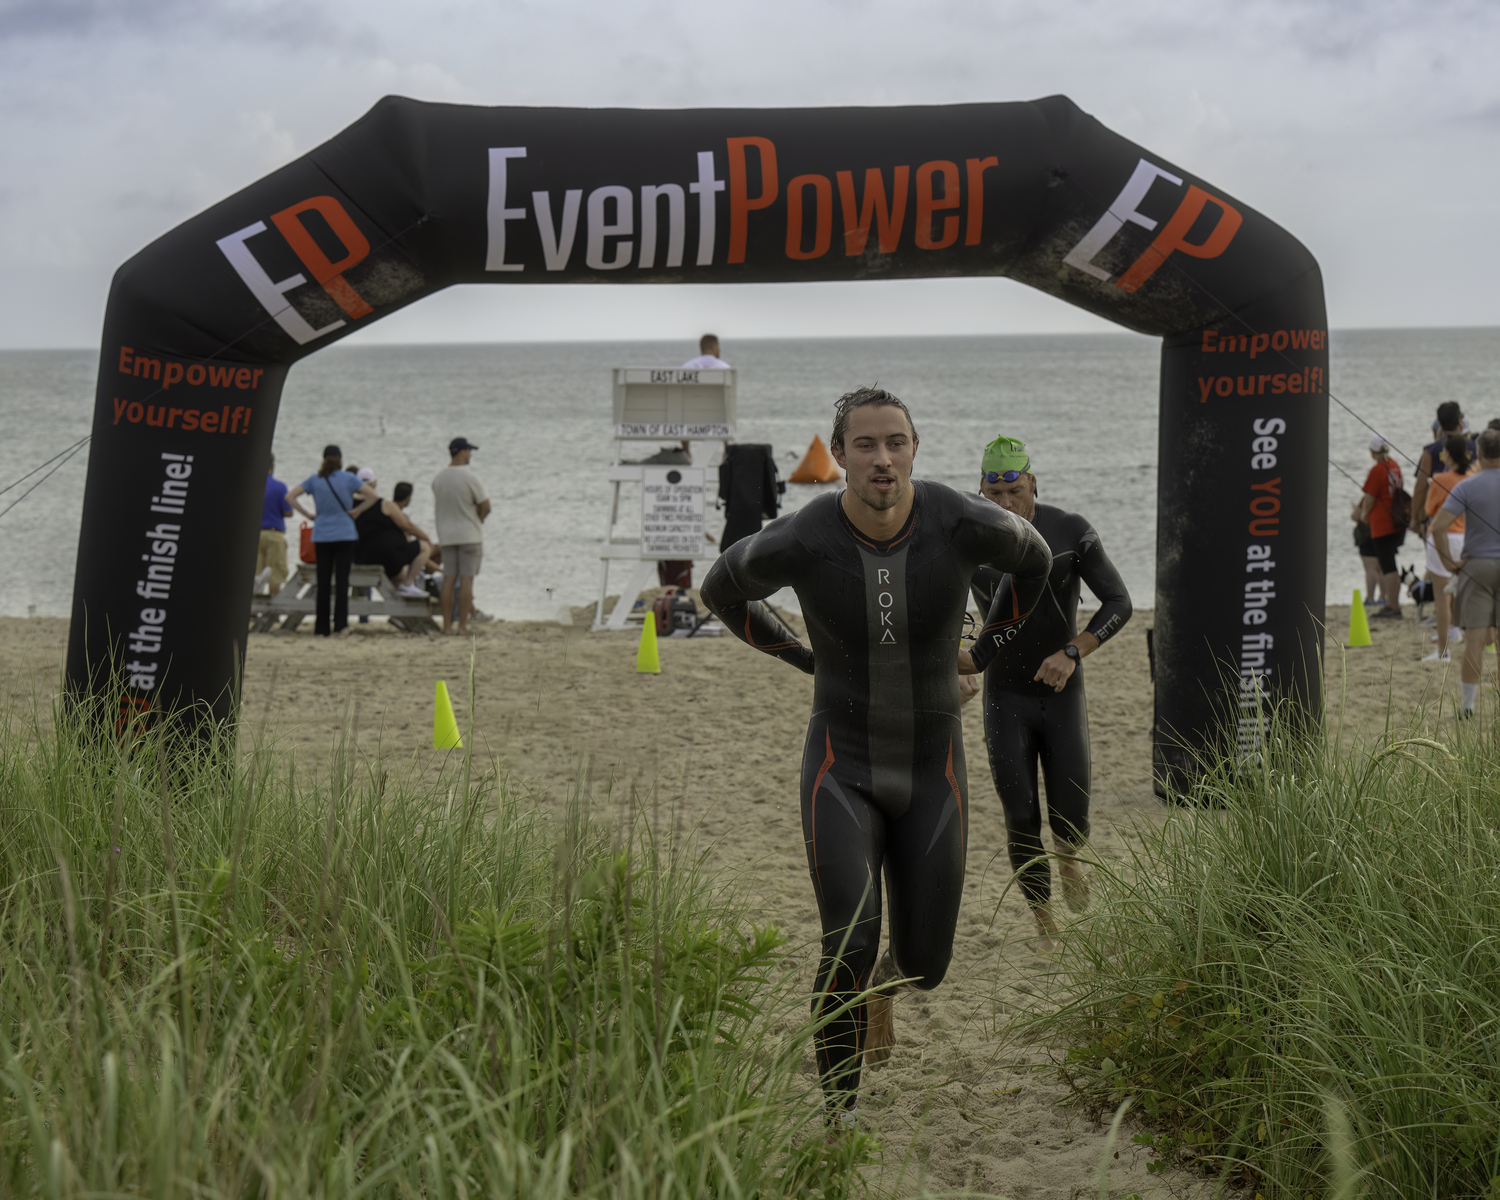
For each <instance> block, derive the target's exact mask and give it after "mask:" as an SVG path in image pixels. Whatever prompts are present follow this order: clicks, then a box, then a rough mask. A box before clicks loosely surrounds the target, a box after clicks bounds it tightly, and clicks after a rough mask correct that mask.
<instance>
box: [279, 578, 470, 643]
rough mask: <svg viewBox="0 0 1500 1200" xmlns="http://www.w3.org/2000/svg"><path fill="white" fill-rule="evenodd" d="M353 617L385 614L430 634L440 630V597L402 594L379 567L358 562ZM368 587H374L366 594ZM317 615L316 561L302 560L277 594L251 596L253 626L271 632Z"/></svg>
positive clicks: (404, 626)
mask: <svg viewBox="0 0 1500 1200" xmlns="http://www.w3.org/2000/svg"><path fill="white" fill-rule="evenodd" d="M349 586H350V587H351V588H352V589H354V591H355V593H356V594H354V595H352V596H350V597H349V616H350V617H384V618H385V619H386V620H388V621H389V622H390V623H391V624H392V625H394V626H395V627H396V628H397V629H401V630H404V631H405V632H407V633H424V634H426V635H427V636H428V637H431V636H433V634H436V633H441V632H442V626H441V625H439V624H438V622H437V621H436V620H434V619H433V612H434V611H435V609H436V608H437V603H438V602H437V601H436V600H433V599H432V598H431V597H424V598H422V599H420V600H419V599H417V598H416V597H415V596H402V595H400V594H399V593H397V591H396V587H395V585H394V584H393V583H392V582H391V581H390V580H389V579H387V578H386V576H385V572H384V571H382V570H381V569H380V568H379V567H375V566H362V565H355V566H354V567H352V568H351V569H350V571H349ZM365 588H370V589H372V591H371V594H370V595H369V596H368V597H366V596H365V595H364V594H363V590H364V589H365ZM317 615H318V567H317V564H316V563H305V562H299V563H298V564H297V575H296V577H295V578H294V579H288V580H287V581H286V583H284V584H283V585H282V587H281V591H280V592H278V593H277V594H276V595H274V596H260V595H257V596H253V597H251V600H250V629H251V631H252V632H254V633H269V632H270V631H271V630H272V629H274V628H276V626H277V624H278V623H280V625H281V628H282V629H284V630H286V631H288V632H290V631H291V630H293V629H296V628H297V626H298V625H300V624H301V623H302V619H303V618H304V617H311V618H313V619H314V620H316V619H317Z"/></svg>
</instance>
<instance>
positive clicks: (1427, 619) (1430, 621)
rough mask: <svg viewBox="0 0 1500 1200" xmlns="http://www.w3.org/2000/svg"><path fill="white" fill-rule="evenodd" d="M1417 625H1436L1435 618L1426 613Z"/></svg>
mask: <svg viewBox="0 0 1500 1200" xmlns="http://www.w3.org/2000/svg"><path fill="white" fill-rule="evenodd" d="M1418 624H1420V625H1429V626H1431V625H1436V624H1437V618H1436V617H1435V616H1433V615H1432V614H1431V613H1428V614H1427V615H1426V616H1425V617H1423V618H1422V619H1421V621H1419V622H1418Z"/></svg>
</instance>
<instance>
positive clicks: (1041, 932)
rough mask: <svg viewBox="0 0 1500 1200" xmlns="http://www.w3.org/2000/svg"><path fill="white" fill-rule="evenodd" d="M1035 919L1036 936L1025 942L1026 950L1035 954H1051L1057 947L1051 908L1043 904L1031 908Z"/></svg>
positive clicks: (1055, 923) (1055, 929)
mask: <svg viewBox="0 0 1500 1200" xmlns="http://www.w3.org/2000/svg"><path fill="white" fill-rule="evenodd" d="M1031 915H1032V916H1033V917H1034V918H1035V919H1036V937H1035V938H1033V939H1032V940H1031V941H1028V942H1027V943H1026V948H1027V949H1028V950H1033V951H1035V952H1036V953H1037V954H1051V953H1052V952H1053V951H1054V950H1056V949H1057V936H1058V935H1057V922H1056V921H1054V920H1053V919H1052V909H1051V908H1049V907H1048V906H1047V905H1045V904H1043V905H1040V906H1039V907H1037V908H1033V909H1032V910H1031Z"/></svg>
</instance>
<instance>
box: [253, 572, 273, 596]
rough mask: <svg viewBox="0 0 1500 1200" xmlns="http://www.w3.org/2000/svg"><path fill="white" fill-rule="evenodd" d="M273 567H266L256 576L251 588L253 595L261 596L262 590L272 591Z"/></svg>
mask: <svg viewBox="0 0 1500 1200" xmlns="http://www.w3.org/2000/svg"><path fill="white" fill-rule="evenodd" d="M270 584H271V568H270V567H266V568H265V569H264V570H262V571H261V573H260V574H259V575H257V576H256V577H255V583H254V584H253V585H252V586H251V588H250V594H251V595H252V596H259V595H260V594H261V593H262V592H267V591H270Z"/></svg>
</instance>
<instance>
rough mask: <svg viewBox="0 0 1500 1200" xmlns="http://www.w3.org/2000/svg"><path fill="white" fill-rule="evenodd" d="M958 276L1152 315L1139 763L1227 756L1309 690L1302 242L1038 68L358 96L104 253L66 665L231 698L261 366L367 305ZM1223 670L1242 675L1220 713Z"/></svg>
mask: <svg viewBox="0 0 1500 1200" xmlns="http://www.w3.org/2000/svg"><path fill="white" fill-rule="evenodd" d="M956 275H1008V276H1010V277H1011V278H1013V279H1018V280H1020V281H1021V282H1023V283H1026V284H1029V285H1031V286H1032V287H1036V288H1040V289H1041V290H1042V291H1045V292H1049V293H1051V294H1052V295H1055V296H1058V297H1060V298H1061V299H1063V300H1066V301H1067V302H1068V303H1070V304H1075V305H1077V306H1079V307H1080V308H1084V309H1087V310H1089V311H1090V312H1094V313H1097V314H1099V315H1100V316H1103V317H1106V318H1108V319H1109V320H1111V321H1114V322H1117V323H1118V324H1120V325H1123V326H1126V327H1127V328H1130V329H1134V330H1137V331H1139V332H1142V333H1149V334H1154V335H1157V336H1159V337H1161V338H1162V339H1163V340H1162V371H1161V443H1160V461H1161V471H1160V481H1161V482H1160V488H1159V499H1158V511H1157V592H1156V622H1155V663H1154V666H1155V679H1156V725H1155V742H1156V762H1157V769H1158V775H1159V777H1164V778H1168V779H1170V778H1171V777H1172V776H1174V775H1176V774H1178V772H1179V771H1181V770H1182V769H1184V768H1185V767H1187V765H1188V762H1189V758H1188V751H1189V750H1190V749H1191V748H1192V747H1194V746H1198V745H1201V744H1202V743H1203V742H1204V740H1205V739H1206V738H1208V737H1210V736H1212V735H1213V734H1214V732H1215V730H1216V729H1221V727H1222V725H1221V723H1222V722H1224V721H1226V720H1227V721H1229V722H1234V721H1238V722H1239V728H1240V730H1241V735H1240V744H1241V746H1242V747H1243V748H1244V749H1245V751H1246V752H1247V753H1253V752H1254V748H1255V745H1256V735H1255V729H1256V726H1257V717H1258V714H1257V711H1256V702H1255V699H1254V697H1255V696H1256V695H1257V694H1258V692H1259V689H1261V688H1265V689H1266V691H1267V693H1268V694H1269V695H1270V696H1273V697H1278V696H1279V697H1286V698H1290V699H1291V700H1293V701H1294V702H1295V703H1296V704H1297V705H1298V706H1300V707H1301V708H1302V709H1303V710H1304V711H1306V712H1308V713H1310V714H1311V713H1315V712H1316V710H1317V706H1318V704H1319V690H1320V663H1321V649H1322V624H1321V615H1322V611H1323V595H1324V570H1325V555H1326V549H1325V539H1326V532H1325V522H1324V513H1325V511H1326V507H1325V506H1326V491H1327V475H1326V470H1325V465H1324V464H1325V462H1326V459H1327V437H1328V434H1327V391H1326V389H1327V384H1328V351H1327V336H1326V330H1325V324H1326V317H1325V310H1324V303H1323V289H1322V279H1321V276H1320V274H1319V271H1318V266H1317V263H1316V262H1315V261H1314V260H1313V258H1312V256H1311V255H1310V254H1309V253H1308V252H1307V250H1306V249H1304V248H1303V246H1302V245H1300V244H1299V243H1298V242H1297V241H1296V240H1295V239H1294V238H1292V237H1291V236H1290V235H1289V234H1288V233H1286V232H1285V231H1284V230H1282V229H1280V228H1279V227H1278V226H1276V225H1275V224H1273V223H1272V222H1271V221H1269V220H1267V219H1266V218H1265V217H1263V216H1261V215H1260V214H1259V213H1256V212H1254V211H1253V210H1252V209H1250V208H1248V207H1247V206H1246V205H1244V204H1242V203H1241V202H1240V201H1238V200H1236V199H1234V198H1232V197H1230V196H1228V195H1227V194H1226V193H1224V192H1223V191H1221V190H1220V189H1218V188H1215V187H1213V186H1212V185H1209V184H1207V183H1205V182H1204V181H1202V180H1199V179H1197V178H1195V177H1194V176H1192V175H1191V174H1189V173H1188V172H1187V171H1184V170H1183V169H1182V168H1180V167H1177V166H1175V165H1173V164H1172V163H1170V162H1167V161H1166V160H1165V159H1162V158H1161V157H1159V156H1157V155H1154V154H1152V153H1150V152H1149V151H1147V150H1144V149H1142V148H1141V147H1139V146H1136V145H1133V144H1132V143H1130V142H1129V141H1127V140H1125V139H1124V138H1122V137H1119V136H1117V135H1116V134H1114V133H1112V132H1110V131H1109V130H1108V129H1105V128H1104V127H1103V126H1102V125H1100V124H1099V123H1098V122H1097V121H1095V120H1094V119H1093V118H1091V117H1089V116H1088V115H1086V114H1085V113H1083V112H1081V111H1080V110H1079V109H1078V108H1077V107H1076V106H1074V105H1073V104H1072V103H1071V102H1070V101H1069V100H1067V99H1065V98H1063V97H1060V96H1053V97H1049V98H1047V99H1044V100H1039V101H1036V102H1034V103H1017V104H970V105H954V106H946V107H932V108H843V109H772V110H759V109H752V110H708V109H705V110H694V111H674V112H655V111H652V112H646V111H633V110H621V109H613V110H581V109H525V108H468V107H460V106H454V105H442V104H424V103H418V102H416V101H412V100H407V99H402V98H398V97H388V98H386V99H384V100H382V101H381V102H380V103H379V104H377V105H376V106H375V107H374V108H373V109H372V110H371V111H370V112H369V113H368V114H367V115H366V116H365V117H363V118H362V119H361V120H359V121H358V122H356V123H355V124H354V125H352V126H350V127H349V128H348V129H346V130H345V131H344V132H342V133H340V134H339V135H338V136H337V137H335V138H333V139H332V140H331V141H329V142H327V143H325V144H324V145H322V146H319V147H318V148H317V149H316V150H313V151H311V152H310V153H308V154H306V155H304V156H303V157H301V158H299V159H298V160H296V161H295V162H293V163H290V164H289V165H288V166H286V167H284V168H282V169H281V170H279V171H277V172H275V173H274V174H272V175H269V176H267V177H266V178H264V179H262V180H260V181H259V182H257V183H255V184H253V185H251V186H250V187H248V188H246V189H244V190H243V191H241V192H239V193H237V194H236V195H234V196H231V197H230V198H229V199H227V200H225V201H223V202H222V203H220V204H217V205H215V206H214V207H213V208H211V209H209V210H208V211H207V212H204V213H201V214H199V215H198V216H196V217H194V218H193V219H191V220H190V221H187V222H186V223H184V224H182V225H180V226H178V227H177V228H176V229H174V230H172V231H171V232H170V233H168V234H166V235H165V236H164V237H162V238H160V239H158V240H157V241H155V242H153V243H152V244H151V245H150V246H148V247H146V248H145V249H144V250H142V251H141V252H140V253H139V254H137V255H136V256H135V257H134V258H132V259H131V260H130V261H129V262H127V263H125V264H124V265H123V266H122V267H121V268H120V270H119V271H118V272H117V274H116V276H115V279H114V283H113V286H112V287H111V289H110V296H109V307H108V310H107V313H106V316H105V321H104V334H103V350H102V355H101V360H100V367H99V383H98V390H97V395H96V403H95V415H94V426H93V434H94V438H93V447H92V453H91V457H90V461H89V469H88V482H87V486H86V490H85V494H84V511H83V529H82V536H81V537H80V539H79V548H78V568H77V575H76V582H75V585H74V596H73V623H72V631H71V635H70V642H69V648H68V668H67V673H68V683H69V688H70V692H71V694H72V695H73V696H74V698H75V699H78V700H83V699H92V700H95V701H101V702H103V703H104V704H105V705H106V706H107V711H108V712H109V714H110V719H111V720H113V721H114V722H115V723H116V728H117V729H118V730H119V731H121V732H128V731H129V730H130V729H132V728H134V727H136V726H137V725H138V724H139V723H141V722H143V721H145V720H148V719H150V714H152V713H153V712H174V711H175V712H181V711H183V710H184V709H186V708H188V707H190V706H196V711H197V712H198V713H199V714H201V715H200V717H199V718H197V719H200V720H201V719H203V718H205V717H206V716H207V715H208V714H212V716H213V717H215V718H221V717H225V716H228V715H229V714H231V713H232V712H233V710H234V707H235V704H236V700H237V698H236V695H235V680H236V678H237V675H238V668H239V666H240V664H241V662H242V661H243V655H244V651H245V638H246V628H247V623H248V622H247V617H248V603H249V592H250V588H249V583H250V576H251V574H252V567H253V563H254V559H255V544H256V537H257V530H258V521H257V517H258V515H259V512H260V508H261V499H262V484H263V480H264V476H265V463H266V456H267V454H268V453H269V452H270V448H271V435H272V431H273V429H274V427H275V423H276V410H277V405H278V402H279V400H280V396H281V389H282V384H283V382H284V380H285V378H286V373H287V370H288V368H289V367H290V366H291V364H293V363H295V362H296V361H298V360H299V359H301V358H303V357H304V356H306V355H308V354H312V353H314V352H316V351H317V350H319V349H321V348H322V347H324V346H326V345H329V344H330V343H332V342H334V341H337V340H338V339H339V338H341V337H343V336H344V335H345V334H348V333H350V332H352V331H353V330H354V329H356V328H358V327H360V325H362V324H366V323H368V322H370V321H375V320H379V319H380V318H381V317H383V316H385V315H386V314H388V313H391V312H394V311H396V310H397V309H398V308H401V307H402V306H404V305H407V304H410V303H412V302H413V301H415V300H419V299H421V298H422V297H423V296H426V295H428V294H430V293H432V292H435V291H438V290H439V289H441V288H445V287H448V286H450V285H452V284H456V283H505V284H529V283H573V282H590V283H607V282H614V283H648V282H649V283H703V282H713V283H728V282H751V281H789V280H820V279H897V278H910V277H916V276H956ZM830 399H831V397H809V398H808V400H809V403H825V402H827V401H828V400H830ZM911 399H912V400H914V401H916V402H917V403H918V404H920V401H921V397H912V398H911ZM981 432H982V431H981ZM990 432H993V431H990ZM1080 436H1084V437H1091V438H1109V437H1110V436H1111V432H1110V430H1109V429H1108V428H1107V427H1106V428H1100V429H1095V430H1089V431H1086V432H1084V433H1081V434H1080ZM1141 519H1142V520H1145V519H1146V515H1145V514H1144V513H1143V514H1141ZM112 665H113V666H114V667H117V668H118V667H123V669H124V685H125V686H124V692H123V696H121V695H118V694H115V693H114V692H112V691H111V690H110V689H112V688H116V689H117V683H112V682H111V681H110V669H111V666H112ZM1144 665H1145V664H1142V666H1143V667H1144ZM1226 672H1227V673H1228V675H1229V676H1231V677H1240V678H1242V679H1243V680H1244V681H1245V682H1244V685H1243V692H1244V696H1245V699H1244V700H1243V701H1242V702H1241V704H1240V707H1239V708H1238V709H1236V708H1235V707H1234V701H1233V699H1230V700H1229V701H1227V702H1226V701H1225V700H1224V699H1223V697H1225V696H1226V692H1225V675H1226ZM1226 705H1227V710H1226Z"/></svg>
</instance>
